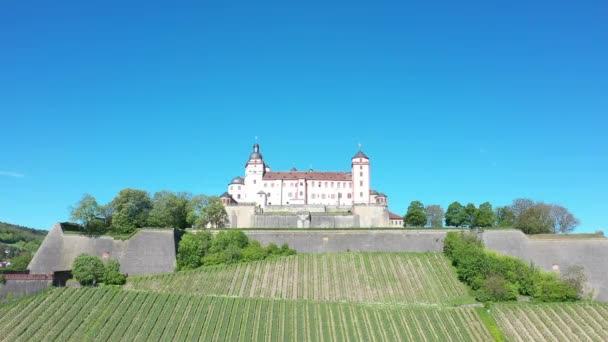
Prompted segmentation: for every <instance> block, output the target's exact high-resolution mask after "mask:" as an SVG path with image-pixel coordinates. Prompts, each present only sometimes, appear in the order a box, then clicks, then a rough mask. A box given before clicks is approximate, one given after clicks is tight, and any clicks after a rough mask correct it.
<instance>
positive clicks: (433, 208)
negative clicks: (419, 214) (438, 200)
mask: <svg viewBox="0 0 608 342" xmlns="http://www.w3.org/2000/svg"><path fill="white" fill-rule="evenodd" d="M425 211H426V224H427V226H429V227H442V226H443V216H444V215H445V212H444V210H443V208H442V207H441V206H440V205H437V204H432V205H429V206H427V207H426V209H425Z"/></svg>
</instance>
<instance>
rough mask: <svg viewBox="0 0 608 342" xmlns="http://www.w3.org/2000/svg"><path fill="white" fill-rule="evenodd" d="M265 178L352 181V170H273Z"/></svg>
mask: <svg viewBox="0 0 608 342" xmlns="http://www.w3.org/2000/svg"><path fill="white" fill-rule="evenodd" d="M262 179H263V180H296V179H306V180H323V181H340V182H343V181H349V182H350V181H352V174H351V173H350V172H316V171H312V172H311V171H286V172H284V171H273V172H266V173H265V174H264V176H263V177H262Z"/></svg>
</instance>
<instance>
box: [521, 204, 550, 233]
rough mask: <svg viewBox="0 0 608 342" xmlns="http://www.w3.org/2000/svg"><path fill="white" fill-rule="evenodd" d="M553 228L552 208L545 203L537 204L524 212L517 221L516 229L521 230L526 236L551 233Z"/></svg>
mask: <svg viewBox="0 0 608 342" xmlns="http://www.w3.org/2000/svg"><path fill="white" fill-rule="evenodd" d="M553 226H554V220H553V217H552V216H551V206H549V205H547V204H544V203H537V204H535V205H533V206H532V207H530V208H529V209H527V210H525V211H523V212H522V213H521V215H520V216H519V217H517V219H516V221H515V228H517V229H521V231H522V232H524V233H526V234H547V233H551V232H552V229H553Z"/></svg>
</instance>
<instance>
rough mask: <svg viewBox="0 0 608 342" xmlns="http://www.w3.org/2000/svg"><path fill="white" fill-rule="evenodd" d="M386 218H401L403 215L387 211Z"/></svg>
mask: <svg viewBox="0 0 608 342" xmlns="http://www.w3.org/2000/svg"><path fill="white" fill-rule="evenodd" d="M388 219H389V220H403V216H401V215H397V214H395V213H393V212H391V211H389V212H388Z"/></svg>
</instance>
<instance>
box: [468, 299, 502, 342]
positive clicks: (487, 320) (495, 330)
mask: <svg viewBox="0 0 608 342" xmlns="http://www.w3.org/2000/svg"><path fill="white" fill-rule="evenodd" d="M490 310H491V308H490V307H481V308H475V311H477V314H478V315H479V318H481V321H482V322H483V324H484V325H485V326H486V328H487V329H488V332H489V333H490V335H492V339H493V340H494V341H495V342H504V341H506V340H507V339H506V337H505V335H504V333H503V332H502V330H501V329H500V326H499V325H498V323H497V322H496V320H495V319H494V317H493V316H492V315H491V314H490Z"/></svg>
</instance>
